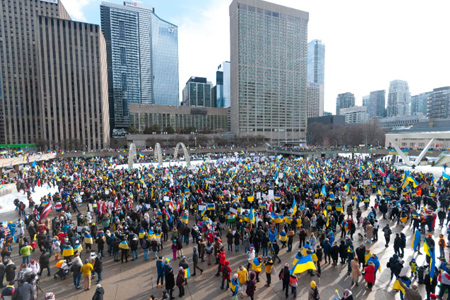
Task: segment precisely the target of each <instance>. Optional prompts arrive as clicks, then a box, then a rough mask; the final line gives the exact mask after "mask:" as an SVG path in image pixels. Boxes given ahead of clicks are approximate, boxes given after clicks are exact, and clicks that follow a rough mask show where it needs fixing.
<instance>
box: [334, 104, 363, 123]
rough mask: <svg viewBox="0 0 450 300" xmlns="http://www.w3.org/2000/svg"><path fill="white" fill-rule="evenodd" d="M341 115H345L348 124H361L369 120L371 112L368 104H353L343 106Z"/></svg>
mask: <svg viewBox="0 0 450 300" xmlns="http://www.w3.org/2000/svg"><path fill="white" fill-rule="evenodd" d="M339 115H341V116H344V117H345V123H346V124H361V123H367V122H368V121H369V114H368V113H367V107H366V106H352V107H348V108H341V109H340V110H339Z"/></svg>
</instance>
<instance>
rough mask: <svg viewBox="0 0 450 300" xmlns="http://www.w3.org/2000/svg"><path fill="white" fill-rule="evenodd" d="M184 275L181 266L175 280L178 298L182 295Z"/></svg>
mask: <svg viewBox="0 0 450 300" xmlns="http://www.w3.org/2000/svg"><path fill="white" fill-rule="evenodd" d="M184 276H185V271H184V269H183V267H180V268H179V270H178V275H177V281H176V284H177V287H178V289H179V291H180V295H179V296H180V298H181V297H183V296H184V285H185V284H186V282H185V278H184Z"/></svg>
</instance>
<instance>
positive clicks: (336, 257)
mask: <svg viewBox="0 0 450 300" xmlns="http://www.w3.org/2000/svg"><path fill="white" fill-rule="evenodd" d="M330 255H331V259H332V260H333V264H332V265H333V266H337V262H338V260H339V246H338V244H337V243H334V244H333V246H331V251H330Z"/></svg>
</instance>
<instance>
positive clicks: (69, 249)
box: [62, 244, 73, 257]
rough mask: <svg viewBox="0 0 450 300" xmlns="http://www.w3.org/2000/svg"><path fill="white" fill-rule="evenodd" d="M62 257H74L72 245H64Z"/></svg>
mask: <svg viewBox="0 0 450 300" xmlns="http://www.w3.org/2000/svg"><path fill="white" fill-rule="evenodd" d="M62 256H63V257H70V256H73V248H72V245H70V244H66V245H64V249H63V251H62Z"/></svg>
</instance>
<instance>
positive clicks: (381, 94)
mask: <svg viewBox="0 0 450 300" xmlns="http://www.w3.org/2000/svg"><path fill="white" fill-rule="evenodd" d="M365 106H367V113H368V114H369V117H370V118H376V117H380V118H384V117H385V116H386V108H385V106H386V91H385V90H379V91H373V92H370V95H369V101H368V103H367V105H365Z"/></svg>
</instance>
